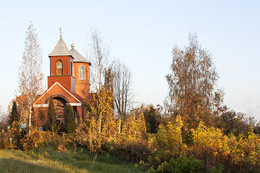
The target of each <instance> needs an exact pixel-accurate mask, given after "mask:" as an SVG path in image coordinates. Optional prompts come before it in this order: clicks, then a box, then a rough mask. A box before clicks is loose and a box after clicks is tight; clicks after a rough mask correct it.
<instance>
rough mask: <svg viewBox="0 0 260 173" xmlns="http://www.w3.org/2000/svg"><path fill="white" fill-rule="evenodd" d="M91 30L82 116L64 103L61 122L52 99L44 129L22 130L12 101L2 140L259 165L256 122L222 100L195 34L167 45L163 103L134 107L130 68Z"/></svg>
mask: <svg viewBox="0 0 260 173" xmlns="http://www.w3.org/2000/svg"><path fill="white" fill-rule="evenodd" d="M91 38H92V43H93V45H92V46H93V47H94V49H93V52H92V53H91V54H90V55H91V57H92V58H93V59H92V61H91V62H93V67H92V69H93V72H92V73H91V74H92V77H93V79H92V81H91V84H92V87H93V88H92V89H93V91H94V92H93V93H92V97H91V99H89V100H86V105H85V107H86V109H87V112H86V115H85V117H84V118H83V119H82V120H80V121H78V122H76V121H75V119H74V115H73V113H72V111H71V110H72V109H71V108H70V107H66V108H65V112H64V123H63V124H60V123H57V121H56V119H57V117H56V115H55V110H54V108H53V103H52V101H50V102H49V108H48V117H47V124H45V130H44V131H42V130H38V127H36V126H28V127H27V129H26V130H22V129H21V128H20V124H21V121H24V120H22V116H21V115H23V114H25V113H24V112H23V113H22V112H21V110H23V109H22V108H23V107H21V106H23V104H19V103H18V105H16V102H14V103H13V106H12V109H11V111H10V121H9V124H10V128H9V129H6V130H5V131H2V132H1V138H0V139H1V140H0V147H1V148H3V149H21V150H31V149H40V148H44V147H52V148H54V149H56V150H59V151H65V150H68V149H75V148H77V147H84V148H87V149H88V150H89V152H90V153H93V154H95V156H96V157H98V153H102V152H106V153H110V154H112V155H115V156H117V157H119V158H121V159H122V160H125V161H127V162H135V163H137V165H138V166H140V168H142V169H144V170H146V171H148V172H259V170H260V137H259V123H258V124H257V123H256V122H255V121H254V119H253V118H246V117H245V116H244V115H243V114H241V113H236V112H234V111H232V110H230V109H228V108H227V106H225V105H224V104H223V91H222V90H220V89H218V88H217V86H216V82H217V79H218V75H217V72H216V69H215V67H214V64H213V63H212V58H211V56H210V54H209V53H208V51H207V50H205V49H202V48H201V47H200V46H199V43H198V40H197V38H196V35H194V34H191V35H190V38H189V45H188V46H187V47H185V48H182V49H181V48H178V47H175V48H174V49H173V58H172V64H171V72H170V73H169V74H168V75H167V76H166V80H167V82H168V84H169V95H168V97H167V99H166V100H165V102H164V105H163V107H162V106H157V107H154V106H152V105H148V106H144V105H143V106H140V107H137V108H133V109H130V108H131V99H128V98H132V94H131V90H130V86H131V85H130V83H131V81H130V79H131V74H130V73H129V71H128V70H129V69H127V68H126V67H125V66H123V65H119V66H116V65H115V64H113V63H112V64H110V63H107V62H106V61H105V57H107V53H108V52H109V51H107V50H106V49H105V48H104V47H103V45H102V41H101V39H100V37H99V36H98V34H97V32H94V34H93V35H92V37H91ZM126 69H127V70H126ZM18 98H20V97H18ZM17 107H18V108H17ZM25 107H26V106H25ZM28 107H29V109H30V106H28ZM28 107H26V108H28ZM29 109H27V113H28V112H30V110H29ZM39 116H40V115H39ZM75 124H77V126H75ZM61 129H62V130H61ZM61 131H62V133H59V132H61Z"/></svg>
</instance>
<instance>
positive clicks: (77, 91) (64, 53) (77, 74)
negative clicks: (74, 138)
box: [33, 35, 91, 124]
mask: <svg viewBox="0 0 260 173" xmlns="http://www.w3.org/2000/svg"><path fill="white" fill-rule="evenodd" d="M48 56H49V58H50V76H48V89H47V90H46V91H45V92H44V93H43V94H42V95H40V96H39V97H38V99H37V100H36V101H35V102H34V104H33V109H34V120H35V121H46V118H47V111H48V103H49V101H50V99H51V98H52V99H53V102H54V106H55V110H56V114H57V120H60V121H62V119H63V109H64V105H65V104H67V105H68V104H70V105H71V106H72V107H73V110H74V112H75V117H76V118H78V119H79V120H80V119H82V118H83V117H84V114H85V107H84V104H85V100H86V99H87V98H88V96H89V87H90V83H89V78H90V76H89V66H90V65H91V63H90V61H88V60H87V59H86V58H84V57H83V56H82V55H81V54H80V53H79V52H78V51H76V50H75V46H74V44H73V43H72V45H71V50H69V49H68V48H67V46H66V44H65V43H64V41H63V39H62V35H60V40H59V41H58V43H57V45H56V46H55V48H54V49H53V51H52V52H51V53H50V54H49V55H48ZM40 111H41V112H42V113H43V114H44V117H43V119H41V120H39V118H38V117H37V116H38V115H39V112H40ZM37 124H38V123H37ZM40 124H44V122H41V123H40Z"/></svg>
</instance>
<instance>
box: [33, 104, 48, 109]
mask: <svg viewBox="0 0 260 173" xmlns="http://www.w3.org/2000/svg"><path fill="white" fill-rule="evenodd" d="M33 107H34V108H40V107H42V108H47V107H48V104H33Z"/></svg>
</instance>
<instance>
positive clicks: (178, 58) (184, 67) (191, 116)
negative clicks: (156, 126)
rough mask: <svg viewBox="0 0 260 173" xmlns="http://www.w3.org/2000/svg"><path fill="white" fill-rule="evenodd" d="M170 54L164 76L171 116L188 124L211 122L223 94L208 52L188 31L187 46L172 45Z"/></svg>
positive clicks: (193, 125)
mask: <svg viewBox="0 0 260 173" xmlns="http://www.w3.org/2000/svg"><path fill="white" fill-rule="evenodd" d="M172 53H173V59H172V65H171V73H170V74H168V75H167V76H166V79H167V82H168V84H169V97H170V102H171V103H173V110H174V115H175V116H177V115H181V116H182V119H183V121H184V122H188V125H190V126H191V127H196V126H197V125H198V123H199V121H200V120H203V121H205V122H206V123H207V124H210V123H212V122H211V121H212V116H213V115H215V114H217V113H218V111H219V110H220V109H219V108H220V106H221V103H222V101H223V94H222V92H221V91H220V90H216V89H215V88H216V81H217V79H218V74H217V72H216V69H215V67H214V65H213V62H212V58H211V55H210V54H209V53H208V51H207V50H205V49H203V48H201V47H200V46H199V44H198V41H197V37H196V34H190V36H189V46H188V47H186V48H184V49H180V48H178V47H175V48H174V49H173V51H172ZM169 105H171V104H169Z"/></svg>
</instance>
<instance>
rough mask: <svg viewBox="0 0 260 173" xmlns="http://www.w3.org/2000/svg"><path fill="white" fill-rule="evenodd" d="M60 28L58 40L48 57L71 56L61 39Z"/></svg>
mask: <svg viewBox="0 0 260 173" xmlns="http://www.w3.org/2000/svg"><path fill="white" fill-rule="evenodd" d="M61 30H62V29H61V28H60V40H59V41H58V43H57V44H56V46H55V48H54V49H53V50H52V52H51V53H50V54H49V56H71V53H70V52H69V49H68V48H67V46H66V44H65V42H64V41H63V39H62V32H61Z"/></svg>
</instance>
